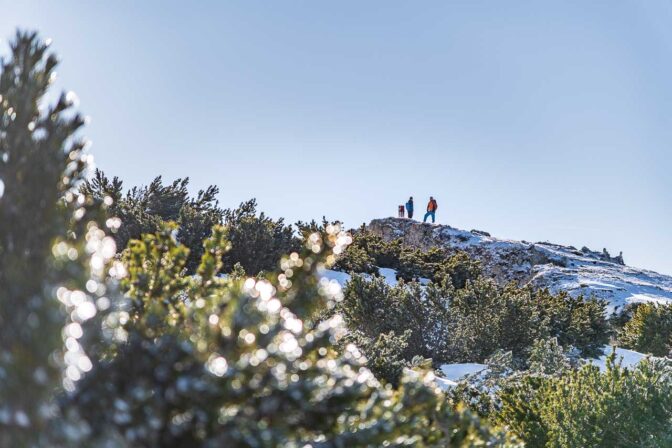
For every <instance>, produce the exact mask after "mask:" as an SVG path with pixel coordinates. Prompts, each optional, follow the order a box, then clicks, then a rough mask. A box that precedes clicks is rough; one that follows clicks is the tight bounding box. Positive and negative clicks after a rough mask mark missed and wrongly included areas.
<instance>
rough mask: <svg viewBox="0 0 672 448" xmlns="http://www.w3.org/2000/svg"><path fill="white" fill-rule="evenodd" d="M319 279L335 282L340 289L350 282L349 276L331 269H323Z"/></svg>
mask: <svg viewBox="0 0 672 448" xmlns="http://www.w3.org/2000/svg"><path fill="white" fill-rule="evenodd" d="M319 275H320V277H322V278H325V279H327V280H329V281H332V280H334V281H336V282H337V283H338V284H339V285H341V288H343V287H344V286H345V284H346V283H348V282H349V281H350V274H346V273H345V272H341V271H334V270H332V269H323V270H321V271H320V272H319Z"/></svg>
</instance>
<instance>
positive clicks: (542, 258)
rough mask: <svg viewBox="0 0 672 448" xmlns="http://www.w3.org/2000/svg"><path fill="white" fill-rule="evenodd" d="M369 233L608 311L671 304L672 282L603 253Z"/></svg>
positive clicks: (403, 228)
mask: <svg viewBox="0 0 672 448" xmlns="http://www.w3.org/2000/svg"><path fill="white" fill-rule="evenodd" d="M367 228H368V229H369V230H370V231H371V232H373V233H375V234H377V235H379V236H381V237H382V238H383V239H385V240H387V241H391V240H395V239H401V240H402V242H403V243H404V244H405V245H408V246H411V247H416V248H418V249H421V250H428V249H430V248H432V247H439V248H443V249H446V250H448V251H457V250H462V251H465V252H467V253H468V254H469V255H470V256H472V257H473V258H475V259H477V260H479V261H480V262H481V265H482V267H483V271H484V273H485V274H486V275H488V276H491V277H493V278H494V279H496V281H497V282H499V283H507V282H510V281H515V282H517V283H519V284H532V285H534V286H537V287H544V288H549V289H551V290H552V291H560V290H565V291H568V292H569V293H570V294H573V295H579V294H584V295H593V296H596V297H599V298H603V299H605V300H607V301H608V302H609V308H610V310H611V311H615V310H618V309H619V308H620V307H622V306H623V305H624V304H625V303H628V302H645V301H654V302H672V277H669V276H666V275H661V274H658V273H655V272H652V271H647V270H643V269H636V268H631V267H628V266H625V264H624V262H623V256H622V254H620V255H619V256H618V257H611V256H610V255H609V253H608V252H607V251H606V250H603V251H601V252H597V251H592V250H590V249H588V248H586V247H583V248H582V249H581V250H578V249H576V248H575V247H572V246H562V245H558V244H552V243H548V242H543V243H542V242H540V243H528V242H525V241H514V240H504V239H498V238H494V237H492V236H490V234H489V233H487V232H483V231H478V230H472V231H466V230H460V229H456V228H453V227H451V226H447V225H434V224H424V223H420V222H417V221H413V220H410V219H403V218H385V219H374V220H373V221H371V223H370V224H369V225H368V226H367Z"/></svg>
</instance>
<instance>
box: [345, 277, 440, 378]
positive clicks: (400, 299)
mask: <svg viewBox="0 0 672 448" xmlns="http://www.w3.org/2000/svg"><path fill="white" fill-rule="evenodd" d="M445 297H446V294H445V293H443V292H442V291H441V289H440V288H439V287H438V286H436V285H431V286H429V287H428V289H427V290H426V291H423V290H422V289H421V288H420V286H419V285H418V284H417V283H414V284H409V285H406V284H404V283H403V282H402V283H400V284H399V285H397V286H394V287H392V286H390V285H388V284H387V283H386V281H385V279H383V278H380V277H374V278H373V279H371V280H367V279H366V278H364V277H363V276H361V275H354V276H353V277H352V279H351V280H350V282H349V283H348V285H347V287H346V288H345V291H344V299H343V301H342V302H341V303H340V304H339V305H338V307H337V308H336V311H338V312H339V313H341V314H342V315H343V317H344V319H345V322H346V323H347V326H348V328H351V329H352V330H353V331H357V332H360V333H361V334H362V335H363V336H364V337H366V338H368V340H369V343H367V344H365V346H363V347H360V348H361V349H362V350H363V351H364V353H365V355H366V356H367V358H369V359H370V360H371V364H373V365H376V364H380V363H382V362H384V360H378V359H376V353H377V352H378V351H375V352H374V351H370V350H367V348H368V347H371V346H372V344H374V343H375V342H374V341H377V340H378V339H379V336H380V335H387V337H388V338H389V339H385V340H383V341H378V343H383V342H385V341H394V340H395V339H393V338H394V337H395V336H396V337H401V336H402V335H405V334H406V333H408V337H407V338H404V339H405V340H406V341H407V344H405V347H404V348H403V350H400V351H401V354H402V355H401V356H402V357H403V359H405V360H407V361H410V360H411V359H412V358H413V357H414V356H422V357H424V358H434V359H437V358H439V359H441V357H442V354H444V353H445V351H446V347H445V344H446V342H447V341H448V334H447V333H446V332H445V331H446V330H447V325H446V323H447V322H448V320H447V319H448V313H447V303H446V302H445V299H444V298H445ZM389 350H392V349H391V348H390V349H389Z"/></svg>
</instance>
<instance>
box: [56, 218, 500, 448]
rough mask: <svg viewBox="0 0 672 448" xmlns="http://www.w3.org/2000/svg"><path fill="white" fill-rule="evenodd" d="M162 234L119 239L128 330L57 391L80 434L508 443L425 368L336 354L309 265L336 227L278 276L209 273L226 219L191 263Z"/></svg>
mask: <svg viewBox="0 0 672 448" xmlns="http://www.w3.org/2000/svg"><path fill="white" fill-rule="evenodd" d="M171 235H172V232H171V228H170V227H167V228H165V229H162V230H161V231H160V232H159V233H157V234H155V235H147V236H144V237H143V239H142V241H138V242H133V243H132V244H131V245H130V246H129V248H130V250H129V254H128V256H127V257H126V263H127V271H128V276H127V278H126V279H125V280H124V283H123V286H124V288H125V290H126V297H127V298H128V300H130V303H129V304H128V305H127V306H123V307H122V308H120V309H124V310H125V309H130V310H131V312H130V313H128V314H129V316H128V318H125V317H123V316H125V314H124V313H126V311H116V312H115V313H113V314H111V316H116V315H121V316H120V317H118V318H115V319H112V320H113V321H115V322H118V323H119V325H120V326H119V328H117V330H115V333H120V334H122V335H124V336H123V340H124V341H125V342H124V343H120V342H119V341H117V342H116V343H117V349H116V352H115V354H114V356H112V357H110V358H109V359H104V360H97V361H96V362H95V363H94V367H93V370H92V371H91V372H90V373H89V374H88V375H87V376H86V377H85V378H84V379H83V380H81V381H80V383H79V385H78V386H79V387H78V389H77V391H76V392H75V394H73V396H72V397H71V398H70V399H69V400H68V401H67V406H66V407H67V408H68V409H70V410H71V411H72V410H73V409H76V410H77V411H78V412H77V414H78V416H79V418H80V419H81V420H82V422H83V424H85V425H86V426H87V427H89V428H91V436H90V438H87V439H86V442H87V443H91V444H94V445H95V444H97V443H99V442H100V443H102V442H104V441H106V440H108V441H109V440H118V439H122V440H125V441H126V442H127V443H129V444H133V445H139V446H149V445H151V446H156V445H159V446H164V445H171V446H196V445H198V446H269V447H270V446H304V445H305V444H311V445H317V446H334V447H337V446H353V447H354V446H381V445H385V444H387V443H391V442H394V443H396V444H406V445H413V446H444V445H446V444H449V443H450V444H453V445H452V446H466V445H469V444H472V443H473V444H477V443H484V442H485V441H489V442H490V443H493V444H500V445H502V444H504V443H505V438H504V436H503V435H502V434H499V433H493V432H491V431H490V430H489V429H488V428H487V427H486V426H483V425H482V424H481V423H480V422H478V420H477V418H476V417H473V416H471V415H470V414H469V413H468V412H466V411H463V410H461V411H455V410H454V409H453V408H452V407H450V406H449V405H448V404H447V403H446V402H445V400H444V399H443V397H442V396H441V395H440V394H437V391H436V390H435V388H434V386H433V385H432V383H431V376H430V377H426V379H423V377H424V374H420V373H415V374H414V375H412V376H403V377H402V378H401V379H400V385H399V388H398V389H397V390H392V389H390V388H384V387H382V386H381V385H380V384H379V383H378V382H377V380H376V379H375V377H373V375H371V374H370V372H369V371H368V370H367V369H366V368H364V367H363V366H362V360H361V355H360V353H359V351H358V350H357V349H356V348H355V347H354V345H352V344H348V345H346V347H345V350H344V351H343V354H342V355H339V354H338V353H337V352H336V350H334V345H333V341H336V340H337V339H338V338H339V337H340V336H339V334H340V330H339V326H340V324H339V319H338V318H337V317H335V318H332V319H330V320H327V321H322V322H319V323H313V322H312V321H311V320H310V319H307V317H308V316H310V315H312V313H314V312H315V310H316V309H318V308H319V307H323V306H326V305H327V304H328V303H329V302H333V301H334V300H336V299H337V298H336V297H334V296H331V295H330V294H329V293H328V292H326V291H324V290H322V289H321V288H320V283H319V281H318V278H317V276H316V275H315V273H316V270H317V269H318V268H320V266H321V265H322V263H323V262H324V260H325V259H326V258H328V255H329V252H328V251H327V250H326V248H328V247H329V246H331V245H334V244H336V242H337V241H339V238H338V236H337V235H333V234H332V235H322V236H317V237H315V238H310V239H309V240H308V241H309V244H308V246H309V247H310V250H305V251H304V252H303V254H302V255H298V254H296V253H295V254H293V255H291V256H290V257H287V258H285V259H284V260H283V261H282V264H283V265H285V266H289V268H290V269H292V271H293V272H292V273H291V275H287V273H285V274H284V275H285V277H284V278H283V279H285V280H286V279H289V280H291V284H288V283H284V284H283V283H281V282H280V281H279V280H278V277H277V276H272V277H269V278H268V279H267V280H254V279H252V278H248V279H240V280H224V279H221V278H218V277H216V276H215V273H216V272H217V271H218V270H219V269H220V266H219V264H220V263H221V261H220V260H221V259H222V258H221V251H222V248H226V247H228V244H227V242H226V241H225V236H226V232H225V231H224V229H223V228H222V229H218V228H216V229H215V231H214V232H213V236H212V237H211V238H210V239H209V240H208V241H206V243H205V251H204V252H205V253H204V256H203V258H202V262H201V264H200V267H199V270H198V275H196V276H194V277H185V276H183V275H181V274H180V272H183V265H184V263H185V260H186V258H187V257H186V250H187V249H186V248H184V246H180V245H178V244H177V243H176V242H175V240H174V239H173V238H172V236H171ZM315 244H318V245H319V249H318V253H317V254H316V253H315ZM322 252H324V253H322ZM283 285H284V286H283ZM108 320H109V319H108ZM390 337H391V336H390ZM382 345H383V346H386V345H387V344H382ZM381 367H384V366H381ZM392 410H394V411H392Z"/></svg>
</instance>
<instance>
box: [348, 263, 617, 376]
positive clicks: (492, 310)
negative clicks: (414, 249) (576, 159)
mask: <svg viewBox="0 0 672 448" xmlns="http://www.w3.org/2000/svg"><path fill="white" fill-rule="evenodd" d="M344 296H345V299H344V300H343V302H342V303H340V304H339V306H338V307H337V311H338V312H340V313H342V315H343V316H344V318H345V321H346V323H347V326H348V328H349V329H351V331H353V332H358V333H361V335H362V336H363V337H364V339H363V338H362V337H360V338H359V341H360V343H361V345H359V344H358V346H359V347H360V348H361V349H362V351H363V352H364V353H365V355H366V356H367V358H368V359H369V365H380V364H381V363H382V362H383V361H381V360H378V359H377V356H378V354H379V353H381V349H380V348H378V349H376V350H373V349H372V347H373V345H374V343H378V344H381V343H383V342H385V341H388V339H384V340H379V339H378V338H379V336H380V335H383V334H384V335H391V336H394V337H400V336H401V335H402V334H404V333H405V332H407V331H409V332H410V337H409V339H408V344H407V345H406V346H405V348H403V349H400V345H399V344H395V346H394V347H389V348H388V351H390V352H391V353H392V352H395V353H396V352H398V351H400V352H401V358H403V359H404V360H406V362H408V361H410V360H411V359H412V358H413V357H414V356H422V357H424V358H432V359H433V360H434V363H435V364H439V363H445V362H483V361H484V360H486V359H487V358H489V357H490V356H491V355H492V354H493V353H495V352H497V351H503V352H511V355H512V359H513V361H514V364H515V365H516V367H517V368H519V369H520V368H526V367H527V366H528V362H529V360H528V358H529V356H530V353H531V350H532V349H533V347H534V344H535V341H537V340H544V339H547V338H556V339H557V341H556V342H555V344H556V346H557V345H558V344H559V343H560V341H562V342H563V343H564V344H565V346H567V347H570V346H571V347H575V348H576V349H578V351H579V352H581V353H582V354H583V355H584V356H592V355H593V354H596V353H601V352H598V351H599V350H600V349H601V347H602V346H604V344H606V343H607V342H608V338H609V333H608V326H607V323H606V320H605V317H604V306H605V305H604V303H603V302H600V301H595V300H586V299H584V298H581V297H580V298H576V299H574V298H570V297H567V296H566V295H565V294H559V295H552V294H550V293H548V291H537V290H534V289H532V288H527V287H525V288H520V287H518V286H516V285H514V284H510V285H507V286H505V287H500V286H498V285H497V284H496V283H495V282H494V281H493V280H491V279H486V278H483V277H479V278H478V279H476V280H475V281H473V282H472V281H468V282H466V284H465V286H464V287H463V288H461V289H455V288H454V287H453V285H452V283H448V284H444V286H440V285H437V284H435V283H430V284H429V285H427V286H426V287H425V288H424V289H423V288H421V287H420V286H419V285H418V284H417V283H410V284H405V283H403V282H400V284H399V285H397V286H394V287H392V286H389V285H388V284H387V283H386V282H385V280H384V279H382V278H379V277H373V278H372V279H371V280H367V279H366V278H365V277H363V276H361V275H354V276H353V277H352V279H351V281H350V282H349V283H348V285H347V286H346V288H345V291H344ZM389 341H390V342H391V341H395V339H389ZM390 362H393V363H395V364H398V362H397V358H396V357H395V358H394V361H392V360H390ZM374 371H376V372H379V371H381V369H379V368H375V369H374ZM395 371H396V370H395ZM383 378H385V379H388V380H389V379H390V378H392V379H394V378H396V375H389V376H385V377H383ZM392 382H393V383H394V380H393V381H392Z"/></svg>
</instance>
